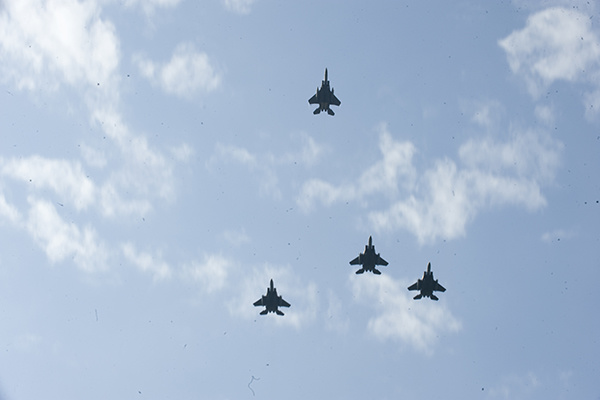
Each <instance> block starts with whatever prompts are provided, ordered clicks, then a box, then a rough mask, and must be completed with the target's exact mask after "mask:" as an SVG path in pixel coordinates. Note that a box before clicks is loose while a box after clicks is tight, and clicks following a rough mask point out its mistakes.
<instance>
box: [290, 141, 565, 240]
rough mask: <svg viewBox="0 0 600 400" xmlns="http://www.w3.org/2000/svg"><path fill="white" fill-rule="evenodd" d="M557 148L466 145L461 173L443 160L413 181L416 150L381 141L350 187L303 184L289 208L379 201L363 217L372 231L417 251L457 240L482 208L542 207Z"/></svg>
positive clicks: (514, 143)
mask: <svg viewBox="0 0 600 400" xmlns="http://www.w3.org/2000/svg"><path fill="white" fill-rule="evenodd" d="M561 149H562V146H561V144H560V143H559V142H557V141H555V140H553V139H552V138H550V137H548V136H546V135H544V134H541V133H537V132H533V131H527V132H517V133H515V134H514V135H513V138H512V139H511V140H509V141H507V142H497V141H494V140H492V139H490V138H484V139H476V140H475V139H472V140H469V141H467V142H466V143H465V144H463V145H462V146H461V147H460V149H459V157H460V160H461V161H462V164H464V166H462V167H459V165H457V163H456V162H454V161H452V160H450V159H448V158H444V159H439V160H433V161H432V162H431V163H429V164H428V165H431V167H429V168H428V169H426V170H425V171H424V172H422V173H421V174H418V173H417V171H416V168H415V167H414V166H413V164H412V157H413V154H415V152H416V149H415V148H414V146H413V145H412V143H409V142H397V141H394V140H393V138H392V137H391V135H390V134H389V133H387V131H386V130H384V131H383V133H382V134H381V139H380V151H381V153H382V154H383V160H381V161H378V162H376V163H375V164H374V165H373V166H371V167H370V168H368V169H367V171H366V172H365V173H363V174H362V175H361V176H360V177H359V179H358V180H357V183H355V184H353V183H342V184H340V185H337V186H336V185H333V184H331V183H328V182H325V181H323V180H320V179H311V180H309V181H307V182H306V183H305V184H304V185H303V187H302V190H301V192H300V194H299V196H298V199H297V203H298V204H299V205H300V207H301V208H302V209H303V210H305V211H310V210H311V208H312V207H314V205H315V204H316V203H318V202H320V203H322V204H324V205H327V206H329V205H332V204H334V203H337V202H341V201H362V200H364V199H366V198H368V197H369V196H371V197H374V196H378V197H377V198H380V197H381V194H384V195H386V196H388V197H389V199H390V201H391V205H390V206H389V207H388V208H387V210H383V211H382V210H379V211H378V210H374V211H372V212H370V213H369V217H368V218H369V221H370V222H371V224H372V225H373V226H374V227H375V229H378V230H394V229H398V228H401V229H406V230H408V231H410V232H411V233H413V234H414V235H415V236H416V237H417V238H418V240H419V241H420V242H421V243H424V242H427V241H433V240H435V239H436V238H438V237H440V236H441V237H446V238H454V237H457V236H461V235H464V234H465V227H466V224H467V223H468V222H469V221H471V220H472V219H473V218H474V217H475V216H476V215H477V213H478V212H479V211H480V210H481V209H483V208H485V207H490V206H497V205H504V204H512V205H522V206H525V207H526V208H528V209H530V210H534V209H538V208H540V207H542V206H544V205H545V204H546V200H545V198H544V196H543V195H542V193H541V185H542V184H544V183H548V182H550V181H551V180H552V179H553V178H554V174H555V171H556V168H557V167H558V164H559V162H560V154H561Z"/></svg>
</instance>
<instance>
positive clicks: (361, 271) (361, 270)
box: [356, 268, 365, 275]
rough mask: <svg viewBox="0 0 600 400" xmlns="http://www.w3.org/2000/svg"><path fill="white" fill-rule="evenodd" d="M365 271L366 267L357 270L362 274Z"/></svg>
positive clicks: (357, 272)
mask: <svg viewBox="0 0 600 400" xmlns="http://www.w3.org/2000/svg"><path fill="white" fill-rule="evenodd" d="M363 272H365V270H364V268H361V269H359V270H358V271H356V275H359V274H362V273H363Z"/></svg>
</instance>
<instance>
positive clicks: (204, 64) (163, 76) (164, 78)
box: [134, 43, 221, 97]
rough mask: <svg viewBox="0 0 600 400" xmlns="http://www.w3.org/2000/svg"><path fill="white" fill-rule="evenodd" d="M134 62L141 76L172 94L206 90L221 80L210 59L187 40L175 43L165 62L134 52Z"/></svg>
mask: <svg viewBox="0 0 600 400" xmlns="http://www.w3.org/2000/svg"><path fill="white" fill-rule="evenodd" d="M134 62H135V63H136V64H137V65H138V68H139V70H140V72H141V73H142V75H143V76H144V77H146V78H147V79H148V80H150V81H151V82H152V83H153V84H155V85H158V86H159V87H160V88H161V89H163V90H164V91H165V92H166V93H169V94H173V95H176V96H181V97H191V96H193V95H194V94H196V93H198V92H210V91H212V90H214V89H216V88H217V87H219V85H220V84H221V74H220V73H219V72H218V71H217V69H216V67H215V66H214V63H213V61H211V60H210V59H209V57H208V55H207V54H206V53H203V52H198V51H197V50H196V49H195V47H194V45H192V44H191V43H181V44H179V45H178V46H177V47H176V48H175V50H174V52H173V55H172V56H171V59H170V60H169V61H167V62H166V63H163V64H161V63H158V62H154V61H151V60H149V59H147V58H146V57H145V56H142V55H136V56H134Z"/></svg>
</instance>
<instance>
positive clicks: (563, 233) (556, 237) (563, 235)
mask: <svg viewBox="0 0 600 400" xmlns="http://www.w3.org/2000/svg"><path fill="white" fill-rule="evenodd" d="M573 236H575V232H573V231H572V230H566V229H554V230H552V231H549V232H544V233H543V234H542V237H541V239H542V241H543V242H546V243H551V242H554V241H561V240H565V239H570V238H572V237H573Z"/></svg>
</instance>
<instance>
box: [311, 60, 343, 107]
mask: <svg viewBox="0 0 600 400" xmlns="http://www.w3.org/2000/svg"><path fill="white" fill-rule="evenodd" d="M308 104H318V105H319V107H317V109H316V110H315V111H313V114H319V113H320V112H321V111H327V114H329V115H335V113H334V112H333V110H332V109H331V108H329V106H330V105H334V106H339V105H340V104H342V102H341V101H339V100H338V98H337V97H335V94H333V88H331V90H330V89H329V81H328V80H327V68H325V80H324V81H323V82H322V83H321V89H319V88H317V94H315V95H314V96H313V97H311V98H310V99H308Z"/></svg>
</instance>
